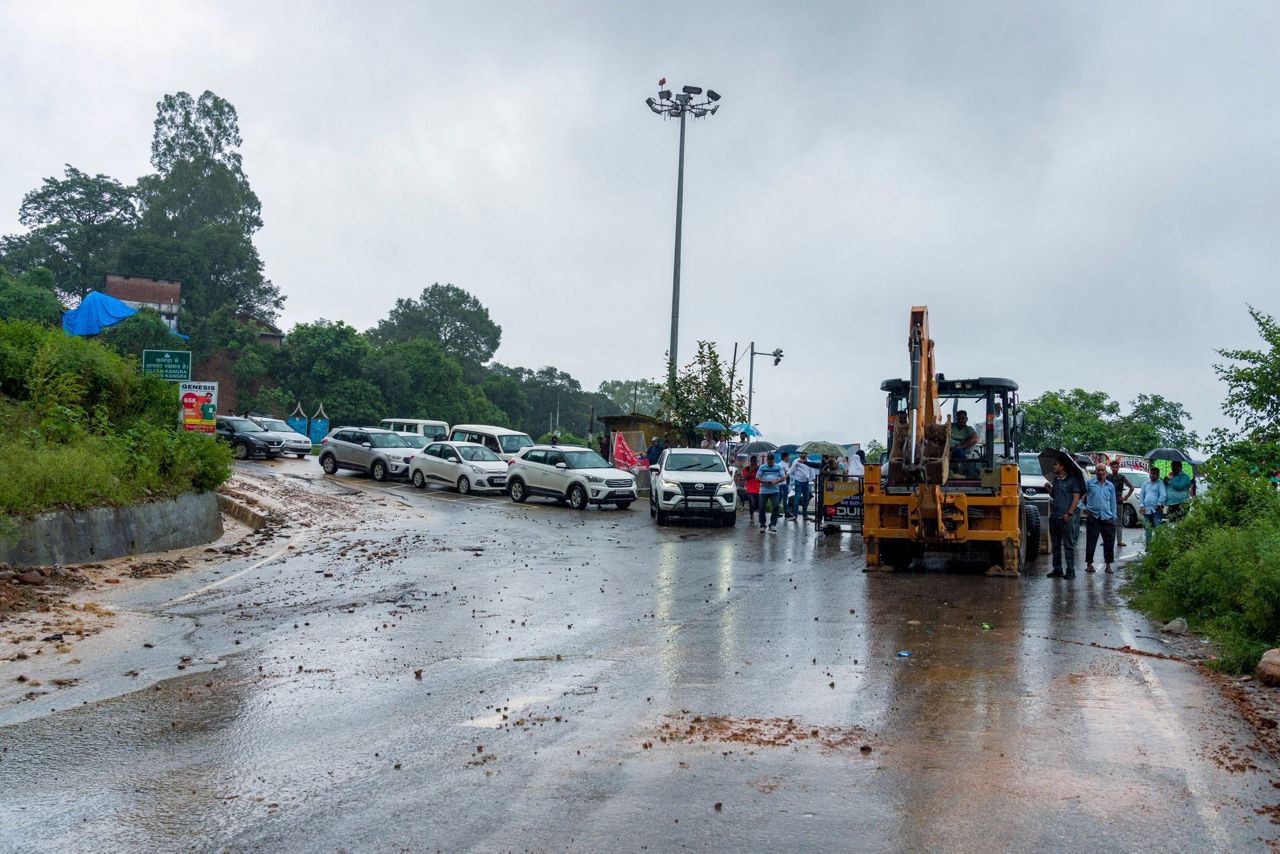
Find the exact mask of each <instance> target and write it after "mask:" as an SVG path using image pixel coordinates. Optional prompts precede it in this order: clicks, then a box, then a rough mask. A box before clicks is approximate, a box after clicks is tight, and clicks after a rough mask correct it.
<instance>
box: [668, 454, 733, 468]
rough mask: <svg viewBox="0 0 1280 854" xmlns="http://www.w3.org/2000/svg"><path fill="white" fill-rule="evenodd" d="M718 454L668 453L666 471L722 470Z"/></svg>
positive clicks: (721, 462)
mask: <svg viewBox="0 0 1280 854" xmlns="http://www.w3.org/2000/svg"><path fill="white" fill-rule="evenodd" d="M724 470H725V468H724V460H722V459H720V455H719V454H676V453H673V454H669V455H668V456H667V471H718V472H722V471H724Z"/></svg>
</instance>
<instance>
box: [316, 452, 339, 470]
mask: <svg viewBox="0 0 1280 854" xmlns="http://www.w3.org/2000/svg"><path fill="white" fill-rule="evenodd" d="M320 468H322V469H324V473H325V474H337V473H338V458H337V457H335V456H334V455H333V454H325V455H324V456H323V457H321V458H320Z"/></svg>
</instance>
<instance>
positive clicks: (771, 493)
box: [756, 454, 786, 532]
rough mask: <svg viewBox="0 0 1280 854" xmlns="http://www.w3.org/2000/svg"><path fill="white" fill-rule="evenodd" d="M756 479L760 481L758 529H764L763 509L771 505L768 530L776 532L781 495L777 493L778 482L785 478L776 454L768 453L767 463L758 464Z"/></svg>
mask: <svg viewBox="0 0 1280 854" xmlns="http://www.w3.org/2000/svg"><path fill="white" fill-rule="evenodd" d="M756 480H757V481H759V482H760V530H762V531H763V530H764V514H765V511H766V510H768V509H769V507H770V506H772V508H773V515H772V517H771V518H770V519H769V530H770V531H772V532H776V531H777V530H778V510H779V508H780V506H781V504H782V500H781V496H779V494H778V484H780V483H782V481H784V480H786V475H784V474H783V473H782V467H781V466H779V465H778V458H777V456H776V455H774V454H770V455H769V463H768V465H763V466H760V468H759V469H757V470H756Z"/></svg>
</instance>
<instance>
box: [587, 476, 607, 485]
mask: <svg viewBox="0 0 1280 854" xmlns="http://www.w3.org/2000/svg"><path fill="white" fill-rule="evenodd" d="M587 483H604V478H602V477H596V476H595V475H593V474H589V475H587Z"/></svg>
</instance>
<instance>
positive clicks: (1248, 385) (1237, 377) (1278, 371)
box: [1213, 306, 1280, 442]
mask: <svg viewBox="0 0 1280 854" xmlns="http://www.w3.org/2000/svg"><path fill="white" fill-rule="evenodd" d="M1249 316H1250V317H1252V318H1253V322H1254V324H1255V325H1256V326H1257V327H1258V336H1259V337H1260V338H1261V339H1262V343H1263V344H1264V345H1265V346H1264V347H1263V348H1253V349H1222V350H1219V351H1218V355H1219V356H1221V357H1222V358H1223V359H1226V360H1228V361H1227V362H1223V363H1219V364H1215V365H1214V366H1213V369H1214V371H1216V372H1217V374H1218V377H1219V379H1221V380H1222V381H1223V382H1224V383H1226V385H1227V398H1226V401H1225V402H1224V404H1223V407H1222V408H1223V411H1224V412H1226V414H1227V415H1229V416H1231V418H1232V419H1234V420H1235V422H1236V423H1237V424H1238V425H1240V429H1241V430H1242V431H1243V433H1244V434H1245V435H1246V436H1250V437H1255V438H1257V439H1259V440H1265V441H1269V442H1276V441H1280V324H1277V323H1276V319H1275V318H1274V317H1272V316H1271V315H1269V314H1264V313H1262V312H1261V311H1259V310H1257V309H1256V308H1254V307H1253V306H1250V307H1249Z"/></svg>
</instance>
